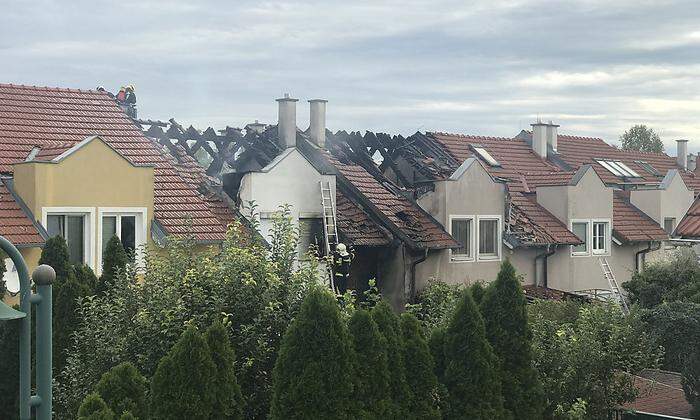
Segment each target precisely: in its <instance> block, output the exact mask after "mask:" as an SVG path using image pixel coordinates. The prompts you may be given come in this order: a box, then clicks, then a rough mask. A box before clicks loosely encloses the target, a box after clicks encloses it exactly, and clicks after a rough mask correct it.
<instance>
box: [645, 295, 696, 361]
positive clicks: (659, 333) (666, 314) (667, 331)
mask: <svg viewBox="0 0 700 420" xmlns="http://www.w3.org/2000/svg"><path fill="white" fill-rule="evenodd" d="M639 315H640V319H641V320H642V322H643V323H644V327H645V331H647V332H648V334H649V336H650V337H651V338H653V339H654V340H655V341H656V342H657V343H658V344H660V345H661V346H662V347H663V348H664V350H665V353H664V359H663V368H664V369H666V370H671V371H674V372H680V371H681V370H682V369H683V366H684V365H685V362H686V359H687V358H688V357H689V356H690V355H691V354H692V353H693V351H694V350H695V349H696V348H697V347H696V345H697V343H700V304H696V303H686V302H671V303H664V304H661V305H659V306H657V307H655V308H653V309H643V310H641V311H640V314H639Z"/></svg>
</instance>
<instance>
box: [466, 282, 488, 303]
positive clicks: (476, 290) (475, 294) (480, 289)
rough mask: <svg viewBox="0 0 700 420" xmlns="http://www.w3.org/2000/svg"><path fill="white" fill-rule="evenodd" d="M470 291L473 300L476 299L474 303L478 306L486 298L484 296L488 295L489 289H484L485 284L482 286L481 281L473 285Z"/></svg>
mask: <svg viewBox="0 0 700 420" xmlns="http://www.w3.org/2000/svg"><path fill="white" fill-rule="evenodd" d="M469 289H470V290H471V292H472V299H474V303H476V304H477V305H481V301H482V300H483V298H484V295H485V294H486V290H487V288H486V287H484V285H483V284H481V282H480V281H477V282H476V283H474V284H472V285H471V286H470V287H469Z"/></svg>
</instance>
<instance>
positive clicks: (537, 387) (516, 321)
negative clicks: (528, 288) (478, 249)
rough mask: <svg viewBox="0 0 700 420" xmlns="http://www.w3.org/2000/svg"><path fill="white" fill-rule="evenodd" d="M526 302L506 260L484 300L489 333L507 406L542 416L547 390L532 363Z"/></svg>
mask: <svg viewBox="0 0 700 420" xmlns="http://www.w3.org/2000/svg"><path fill="white" fill-rule="evenodd" d="M476 284H478V283H476ZM526 305H527V300H526V299H525V295H524V294H523V290H522V288H521V287H520V281H519V280H518V277H517V275H516V274H515V268H514V267H513V265H512V264H511V263H510V261H509V260H506V261H505V262H503V264H501V270H500V272H499V273H498V277H497V278H496V281H495V282H493V283H492V284H491V285H490V287H489V288H488V289H487V291H486V294H485V296H484V297H483V301H482V303H481V313H482V315H483V317H484V324H485V327H486V336H487V337H488V339H489V342H490V343H491V346H492V347H493V350H494V353H495V354H496V356H497V357H498V360H499V369H500V376H501V387H502V391H503V398H504V406H505V408H506V409H507V410H509V411H510V412H511V414H512V415H513V416H514V417H517V418H518V419H541V418H542V410H543V409H544V404H545V401H544V392H543V390H542V384H541V383H540V381H539V379H538V377H537V371H536V370H535V369H534V367H533V364H532V331H531V330H530V326H529V324H528V318H527V311H526V308H525V307H526Z"/></svg>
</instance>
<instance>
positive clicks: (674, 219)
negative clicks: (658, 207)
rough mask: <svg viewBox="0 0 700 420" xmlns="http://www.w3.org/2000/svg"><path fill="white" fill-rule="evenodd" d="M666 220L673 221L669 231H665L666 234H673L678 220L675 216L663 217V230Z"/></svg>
mask: <svg viewBox="0 0 700 420" xmlns="http://www.w3.org/2000/svg"><path fill="white" fill-rule="evenodd" d="M667 220H672V221H673V227H672V229H671V231H670V232H668V231H667V232H666V233H668V236H671V235H673V232H675V230H676V226H678V222H677V219H676V218H675V217H664V224H663V225H662V226H661V227H662V228H663V230H666V221H667Z"/></svg>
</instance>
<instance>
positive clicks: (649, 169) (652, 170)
mask: <svg viewBox="0 0 700 420" xmlns="http://www.w3.org/2000/svg"><path fill="white" fill-rule="evenodd" d="M634 163H636V164H637V165H639V166H641V167H642V168H644V170H645V171H647V172H648V173H649V174H650V175H654V176H661V172H659V171H658V170H657V169H656V168H654V167H653V166H652V165H651V163H649V162H645V161H643V160H635V161H634Z"/></svg>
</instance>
